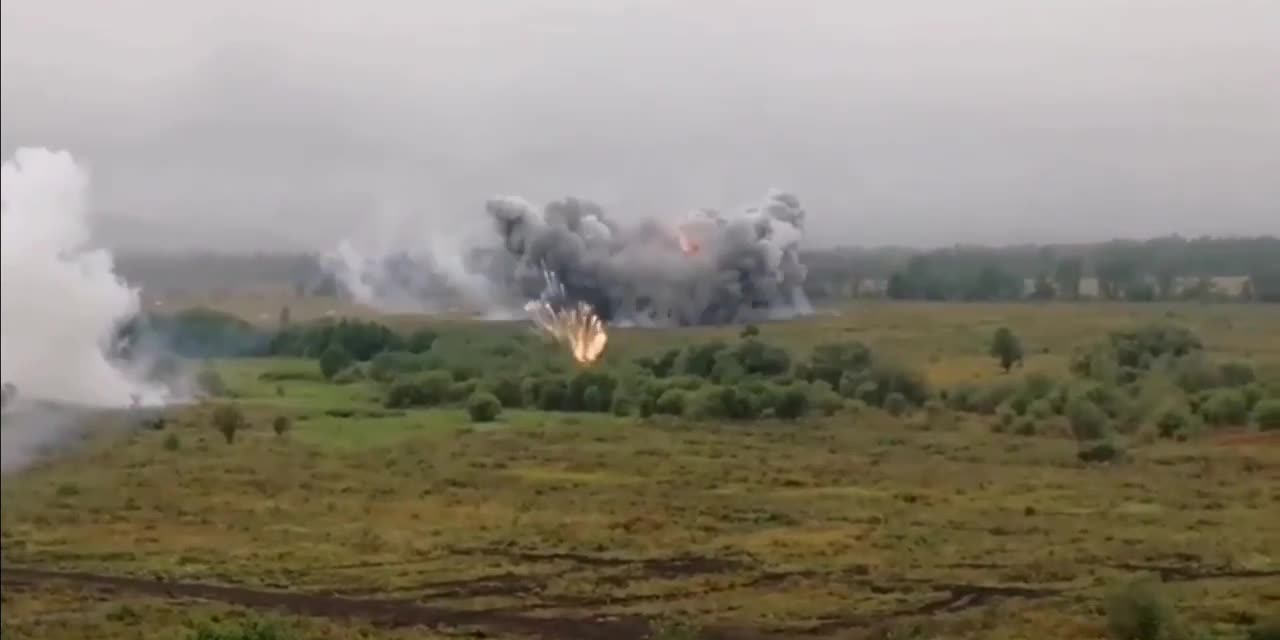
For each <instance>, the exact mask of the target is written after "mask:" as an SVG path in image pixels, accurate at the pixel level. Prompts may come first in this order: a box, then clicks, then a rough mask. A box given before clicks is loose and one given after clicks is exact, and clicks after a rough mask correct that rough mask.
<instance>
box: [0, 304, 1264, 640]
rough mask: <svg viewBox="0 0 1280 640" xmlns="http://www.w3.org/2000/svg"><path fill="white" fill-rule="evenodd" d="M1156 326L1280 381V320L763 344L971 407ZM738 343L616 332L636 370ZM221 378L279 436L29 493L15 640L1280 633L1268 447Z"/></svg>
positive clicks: (47, 482)
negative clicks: (1133, 611) (1109, 612)
mask: <svg viewBox="0 0 1280 640" xmlns="http://www.w3.org/2000/svg"><path fill="white" fill-rule="evenodd" d="M1151 319H1164V320H1172V321H1175V322H1177V323H1179V324H1182V325H1184V326H1187V327H1190V328H1192V329H1194V330H1195V331H1196V332H1197V333H1198V334H1199V335H1200V336H1201V337H1202V339H1203V340H1204V341H1205V343H1206V348H1207V350H1208V351H1209V352H1210V353H1211V354H1213V355H1216V356H1222V357H1229V358H1239V359H1244V360H1248V361H1251V362H1253V363H1254V364H1255V365H1256V366H1257V368H1258V371H1259V372H1260V375H1261V376H1264V377H1272V378H1275V377H1280V312H1277V310H1276V309H1275V308H1274V307H1272V308H1267V307H1261V306H1225V305H1224V306H1190V305H1188V306H1169V307H1165V306H1160V305H1143V306H1132V307H1130V306H1121V305H1088V304H1082V305H1065V304H1061V305H1046V306H1037V305H1003V306H1001V305H972V306H970V305H927V304H921V305H910V304H898V305H889V304H868V305H861V306H857V307H853V308H850V309H845V310H841V311H840V312H839V313H832V314H822V315H819V316H816V317H814V318H810V319H806V320H803V321H796V322H791V323H779V324H769V325H765V326H762V327H761V329H762V334H763V336H764V337H766V338H768V339H770V340H773V341H777V342H779V343H782V344H786V345H787V346H788V347H790V348H792V349H795V350H797V351H804V350H806V349H808V348H809V347H811V346H813V345H815V344H818V343H822V342H829V341H833V340H844V339H856V340H862V341H865V342H866V343H868V344H870V345H873V346H874V347H876V348H877V350H878V351H883V352H885V353H887V354H890V355H891V356H892V357H894V358H897V359H900V360H902V361H904V362H907V363H910V364H911V365H913V366H917V367H919V368H921V369H922V370H923V371H925V372H926V375H927V376H928V378H929V379H930V381H932V382H933V383H934V384H935V385H938V386H946V385H951V384H955V383H958V382H967V381H981V380H989V379H992V378H995V377H997V376H1000V375H1002V374H1001V373H1000V372H999V369H998V367H996V366H995V365H994V363H993V361H992V359H991V358H990V356H988V355H987V354H986V350H987V344H988V341H989V339H990V335H991V333H992V331H993V330H994V328H995V327H997V326H1000V325H1008V326H1010V327H1013V328H1015V330H1016V331H1017V332H1018V334H1019V335H1020V336H1021V337H1022V339H1023V342H1024V344H1025V346H1026V349H1027V353H1028V358H1027V363H1026V367H1027V368H1028V369H1031V370H1037V371H1047V372H1052V373H1061V372H1064V371H1065V369H1066V362H1067V358H1068V356H1069V354H1070V353H1071V352H1072V350H1073V349H1075V348H1077V347H1080V346H1083V345H1087V344H1089V343H1091V342H1094V341H1097V340H1098V339H1100V338H1101V337H1102V336H1103V335H1104V334H1105V332H1106V331H1108V330H1112V329H1116V328H1123V327H1127V326H1132V325H1135V324H1138V323H1141V322H1145V321H1148V320H1151ZM389 321H390V322H393V323H397V324H399V325H400V326H406V327H407V326H417V325H421V324H424V323H431V322H434V321H432V320H429V319H423V318H407V317H402V318H392V319H390V320H389ZM450 326H452V325H450ZM466 330H474V331H478V332H486V331H503V330H510V329H509V328H505V327H501V326H498V325H491V326H473V327H467V328H466ZM737 331H738V329H737V328H715V329H690V330H681V331H657V330H620V331H617V332H615V334H614V337H613V340H612V342H611V355H610V357H611V358H622V357H626V356H628V355H632V354H637V353H644V352H648V351H652V350H654V349H656V348H659V347H666V346H673V345H679V344H681V343H683V342H688V341H692V340H695V339H701V338H704V337H707V336H709V335H717V334H722V335H734V334H736V332H737ZM217 367H218V368H219V370H220V371H221V373H222V377H223V378H224V380H225V381H226V382H227V384H228V386H229V387H230V389H231V391H232V392H233V393H234V394H235V395H236V396H237V402H238V403H239V404H240V405H241V406H242V407H243V408H244V410H245V412H246V414H247V416H248V418H249V419H250V422H251V425H252V426H251V427H250V428H249V429H247V430H245V431H243V432H241V433H240V434H239V435H238V436H237V437H236V439H235V441H234V442H232V443H230V444H228V443H226V442H225V441H224V440H223V438H222V436H221V435H220V434H219V433H218V432H217V431H215V430H214V429H213V427H211V426H210V424H211V420H210V414H211V412H212V411H213V410H214V407H213V406H212V405H211V404H206V405H200V406H193V407H189V408H185V409H181V410H175V411H174V413H173V416H172V419H171V420H170V421H169V422H168V424H167V425H166V426H165V427H164V428H163V429H160V430H154V429H143V430H139V431H136V432H133V433H132V434H130V435H127V436H123V437H120V436H117V437H112V438H106V437H102V438H90V439H89V440H88V441H87V442H85V443H83V446H80V447H78V448H77V449H76V450H75V451H74V452H71V453H68V454H67V455H66V456H64V457H61V458H59V459H58V460H55V461H52V462H50V463H47V464H43V465H40V466H38V467H36V468H33V469H30V470H27V471H25V472H24V473H22V474H20V475H17V476H13V477H6V478H5V481H4V483H3V488H2V496H3V500H2V501H0V505H2V509H3V511H2V513H3V528H2V529H3V530H2V534H0V535H2V543H3V560H4V573H3V578H4V591H3V597H4V601H3V623H4V631H3V633H4V637H6V638H15V639H16V638H33V639H34V638H39V639H50V640H54V639H62V638H66V639H71V638H88V637H92V638H154V637H164V638H179V639H185V638H192V639H195V638H199V639H200V640H215V639H223V638H225V639H230V638H237V639H246V640H247V639H250V638H252V639H254V640H271V639H273V638H372V637H378V638H383V637H385V638H428V639H430V638H447V637H488V638H509V639H515V638H601V639H604V638H610V639H618V640H628V639H634V640H639V639H640V638H650V637H652V638H665V639H668V640H671V639H676V638H682V639H692V638H717V637H719V638H742V639H754V638H778V637H781V638H786V637H805V638H886V639H887V638H991V639H1012V638H1045V637H1053V638H1064V639H1068V638H1099V637H1105V635H1106V630H1105V624H1106V619H1105V616H1104V609H1105V607H1104V604H1103V603H1104V600H1105V598H1106V596H1107V594H1109V593H1111V592H1112V591H1113V590H1115V589H1117V588H1118V587H1120V586H1122V585H1125V584H1126V583H1128V582H1131V581H1133V580H1136V579H1142V578H1147V577H1150V578H1155V579H1159V580H1162V584H1161V585H1160V587H1159V588H1160V589H1161V590H1162V591H1163V592H1164V594H1165V596H1166V597H1167V599H1168V601H1169V602H1171V603H1173V605H1174V606H1175V607H1176V610H1177V615H1178V617H1180V618H1181V619H1182V620H1184V621H1185V623H1186V624H1187V625H1188V626H1190V627H1194V628H1195V629H1197V630H1198V631H1199V632H1201V633H1203V634H1211V635H1207V636H1206V637H1214V638H1244V637H1245V634H1246V633H1247V632H1248V629H1249V628H1250V627H1251V625H1253V624H1255V622H1256V621H1258V620H1260V619H1262V618H1264V617H1265V616H1266V615H1267V614H1269V613H1273V612H1276V611H1278V610H1280V515H1278V514H1280V447H1277V446H1276V445H1277V440H1276V439H1275V438H1268V437H1265V434H1252V433H1249V434H1239V433H1232V434H1221V433H1213V434H1205V435H1200V436H1197V437H1193V438H1191V439H1189V440H1187V441H1185V442H1174V441H1169V440H1158V441H1156V440H1151V441H1141V442H1137V443H1136V444H1135V446H1133V447H1132V448H1131V449H1130V450H1129V452H1128V458H1127V459H1126V460H1125V461H1123V462H1120V463H1115V464H1108V465H1087V464H1084V463H1081V462H1079V461H1078V460H1077V457H1076V451H1077V447H1076V444H1075V442H1074V441H1072V440H1070V439H1068V438H1064V437H1062V436H1061V435H1060V434H1054V433H1042V434H1039V435H1029V436H1019V435H1013V434H1010V433H996V432H994V431H993V425H994V423H995V419H994V418H991V417H986V416H977V415H972V414H960V413H951V412H923V411H920V412H915V413H913V414H910V415H908V416H904V417H892V416H889V415H887V414H886V413H884V412H881V411H879V410H874V409H871V410H863V411H860V412H856V413H839V414H837V415H834V416H831V417H825V418H808V419H805V420H803V421H801V422H799V423H783V422H777V421H771V420H762V421H758V422H753V423H748V424H733V423H722V424H718V423H711V424H707V423H697V424H694V423H690V422H687V421H684V420H683V419H680V418H652V419H645V420H641V419H639V418H619V417H614V416H610V415H604V414H557V413H545V412H531V411H507V412H505V413H504V414H503V415H502V417H501V419H500V420H499V421H498V422H496V423H491V424H485V425H472V424H470V423H469V421H468V419H467V416H466V414H465V412H464V411H463V410H461V409H430V410H388V409H385V408H383V406H382V402H381V400H382V396H381V392H380V390H379V389H378V388H376V387H375V386H374V385H373V384H372V383H355V384H349V385H342V386H337V385H333V384H330V383H327V382H324V381H323V380H321V379H320V378H319V377H318V376H316V375H315V374H314V373H313V372H314V367H315V362H314V361H309V360H284V359H273V360H239V361H226V362H219V363H217ZM267 371H271V372H275V373H280V372H292V373H294V374H296V375H293V376H288V377H290V378H292V379H287V380H281V381H264V380H263V379H262V374H263V373H264V372H267ZM279 415H286V416H289V417H290V418H292V421H293V423H292V425H293V426H292V429H291V430H290V431H289V432H288V433H286V434H285V435H283V436H277V435H276V434H274V433H273V432H272V429H271V426H270V425H271V422H272V420H273V419H274V418H275V417H276V416H279ZM259 623H262V624H266V625H274V626H273V627H267V629H268V630H266V631H263V630H261V629H259V632H257V633H259V635H251V633H254V632H252V631H245V630H244V629H245V628H246V627H251V626H252V625H254V624H259ZM202 625H205V626H209V625H212V626H213V627H219V628H221V629H223V631H222V632H221V633H222V635H218V633H219V632H216V631H213V630H210V629H205V630H204V631H201V630H200V627H201V626H202ZM271 628H274V629H277V630H279V631H280V634H278V635H269V634H270V633H271V632H270V631H269V629H271ZM229 629H240V631H239V632H238V633H239V635H235V634H234V633H233V632H232V631H228V630H229ZM201 634H203V635H201ZM285 634H288V635H285Z"/></svg>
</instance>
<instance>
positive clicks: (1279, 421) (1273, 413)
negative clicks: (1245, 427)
mask: <svg viewBox="0 0 1280 640" xmlns="http://www.w3.org/2000/svg"><path fill="white" fill-rule="evenodd" d="M1253 423H1254V424H1256V425H1258V428H1259V429H1261V430H1262V431H1277V430H1280V399H1270V400H1262V401H1260V402H1258V404H1256V405H1254V407H1253Z"/></svg>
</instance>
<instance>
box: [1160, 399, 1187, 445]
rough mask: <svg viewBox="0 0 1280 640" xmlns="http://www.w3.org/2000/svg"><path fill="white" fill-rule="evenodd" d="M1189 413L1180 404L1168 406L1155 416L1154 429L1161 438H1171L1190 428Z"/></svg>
mask: <svg viewBox="0 0 1280 640" xmlns="http://www.w3.org/2000/svg"><path fill="white" fill-rule="evenodd" d="M1191 424H1192V421H1191V414H1190V413H1189V412H1188V411H1187V410H1186V409H1183V408H1182V407H1180V406H1176V405H1173V406H1168V407H1165V408H1164V409H1163V410H1161V411H1160V413H1159V415H1158V416H1157V417H1156V430H1157V432H1158V433H1159V434H1160V437H1161V438H1173V437H1175V436H1178V435H1180V434H1185V433H1186V432H1187V431H1188V430H1190V429H1191Z"/></svg>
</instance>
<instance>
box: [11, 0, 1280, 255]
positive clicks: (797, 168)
mask: <svg viewBox="0 0 1280 640" xmlns="http://www.w3.org/2000/svg"><path fill="white" fill-rule="evenodd" d="M0 25H2V28H3V34H2V36H0V46H2V48H3V69H2V70H0V81H2V83H3V96H2V101H0V103H2V105H3V122H2V132H3V141H2V144H3V147H4V153H5V156H6V158H7V157H8V156H9V154H10V152H11V151H12V149H13V148H14V147H15V146H19V145H45V146H55V147H63V148H68V149H70V150H71V151H73V152H74V153H75V154H77V156H79V157H81V158H82V159H84V160H85V161H86V162H87V163H88V164H89V165H90V167H91V169H92V171H93V176H94V196H95V203H96V206H97V207H98V209H100V210H101V211H104V212H106V213H108V214H109V215H110V216H112V217H111V218H110V219H111V220H113V221H114V222H113V225H112V226H113V228H115V229H116V234H117V236H118V235H121V234H123V235H126V236H133V235H135V234H137V238H138V241H139V242H160V243H165V244H169V245H174V244H175V243H176V244H177V245H178V246H193V245H194V246H200V245H210V244H221V245H223V246H230V245H234V246H235V247H236V248H249V247H259V246H263V245H288V246H294V247H299V246H305V247H324V246H327V245H330V244H332V243H333V242H336V240H337V239H338V238H341V237H343V236H345V235H347V234H350V233H352V232H353V230H355V229H359V228H360V227H362V226H365V227H367V226H369V225H370V224H372V223H371V222H370V221H371V220H376V219H383V218H384V217H386V216H392V217H395V216H415V219H416V220H418V222H419V224H418V225H417V226H418V227H419V228H417V229H415V230H414V233H420V232H422V231H421V228H423V227H427V226H428V225H435V227H434V228H436V229H440V230H443V231H444V232H447V233H454V232H456V231H458V230H459V229H465V228H474V227H477V226H480V225H484V224H485V223H486V221H485V220H484V218H483V215H484V214H483V210H482V204H483V199H484V198H485V197H486V196H488V195H491V194H495V193H511V194H520V195H525V196H526V197H529V198H530V199H533V200H535V201H542V200H545V199H548V198H551V197H555V196H559V195H564V194H574V195H581V196H586V197H590V198H594V199H597V200H598V201H600V202H601V203H603V204H604V205H605V206H606V207H607V208H608V209H609V210H610V211H611V212H612V213H615V214H616V215H618V216H620V217H622V216H629V217H639V216H664V215H665V216H678V215H679V214H681V213H682V212H684V211H685V210H687V209H689V208H692V207H696V206H713V207H723V208H729V207H732V206H734V205H739V204H744V203H751V202H752V201H755V200H758V199H759V198H761V197H762V196H763V195H764V193H765V192H766V190H767V189H768V188H769V187H774V186H776V187H781V188H786V189H789V190H792V191H794V192H796V193H797V194H798V195H799V196H800V198H801V201H802V203H803V204H804V205H805V206H806V208H807V209H808V210H809V223H810V224H809V236H808V243H810V244H816V245H824V244H835V243H845V244H882V243H904V244H916V245H933V244H949V243H953V242H988V243H1002V242H1011V241H1077V240H1090V239H1101V238H1107V237H1111V236H1150V235H1159V234H1165V233H1171V232H1181V233H1184V234H1197V235H1198V234H1202V233H1208V234H1246V233H1262V232H1266V233H1280V1H1278V0H1036V1H1030V0H963V1H958V0H900V1H896V2H889V1H887V0H874V1H872V0H865V1H864V0H823V1H818V0H811V1H805V0H776V1H764V0H733V1H730V0H648V1H644V0H637V1H634V2H625V1H623V0H507V1H500V0H490V1H479V0H477V1H475V2H470V3H468V2H457V1H451V2H444V1H433V0H404V1H392V0H381V1H378V0H366V1H363V2H358V1H356V0H329V1H321V2H317V1H314V0H247V1H244V2H239V1H230V0H224V1H217V0H112V1H111V2H103V1H101V0H3V20H2V21H0ZM395 237H398V238H410V239H411V238H412V233H408V232H401V233H397V234H395ZM114 239H115V240H116V241H118V240H119V238H118V237H116V238H114Z"/></svg>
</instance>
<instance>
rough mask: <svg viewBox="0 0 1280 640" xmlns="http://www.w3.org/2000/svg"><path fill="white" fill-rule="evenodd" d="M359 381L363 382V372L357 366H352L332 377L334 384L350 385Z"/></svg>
mask: <svg viewBox="0 0 1280 640" xmlns="http://www.w3.org/2000/svg"><path fill="white" fill-rule="evenodd" d="M361 380H364V370H362V369H361V368H360V365H358V364H353V365H351V366H349V367H347V368H346V369H343V370H342V371H339V372H338V373H337V374H335V375H334V376H333V383H334V384H351V383H353V382H360V381H361Z"/></svg>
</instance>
